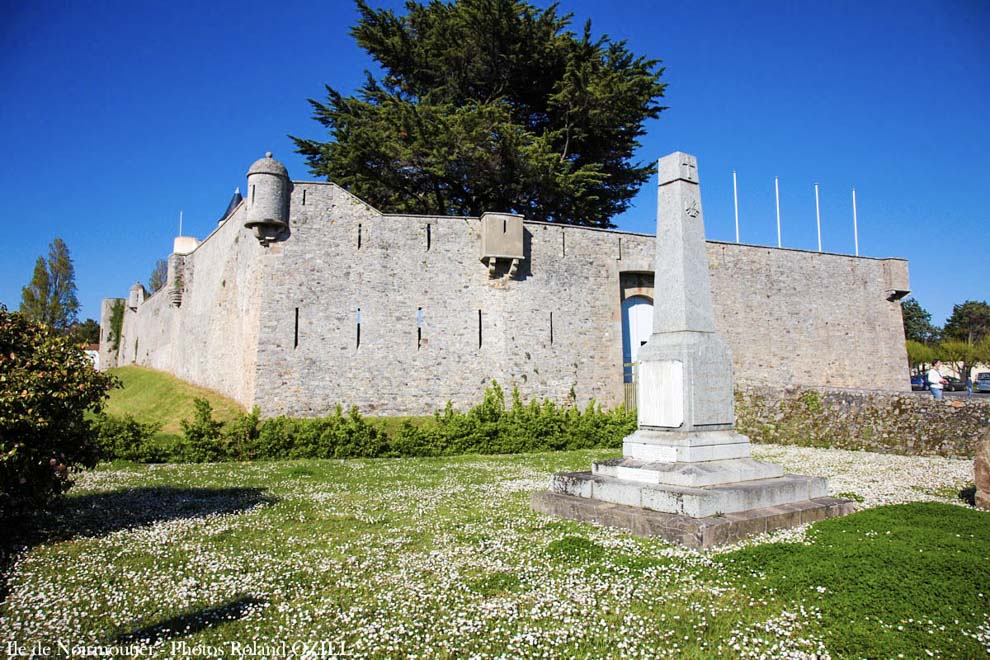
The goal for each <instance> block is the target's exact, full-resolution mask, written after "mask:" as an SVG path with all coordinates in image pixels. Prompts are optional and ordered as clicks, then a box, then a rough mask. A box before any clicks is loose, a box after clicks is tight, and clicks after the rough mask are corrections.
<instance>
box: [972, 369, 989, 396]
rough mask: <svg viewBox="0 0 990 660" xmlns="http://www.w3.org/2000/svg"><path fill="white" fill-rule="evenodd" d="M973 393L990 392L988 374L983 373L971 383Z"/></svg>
mask: <svg viewBox="0 0 990 660" xmlns="http://www.w3.org/2000/svg"><path fill="white" fill-rule="evenodd" d="M973 391H974V392H990V372H984V373H982V374H980V375H978V376H977V377H976V380H975V381H974V382H973Z"/></svg>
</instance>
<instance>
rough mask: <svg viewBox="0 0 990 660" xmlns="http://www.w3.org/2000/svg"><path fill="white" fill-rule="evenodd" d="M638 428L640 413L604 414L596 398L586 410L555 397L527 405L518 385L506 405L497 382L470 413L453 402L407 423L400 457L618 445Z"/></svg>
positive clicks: (403, 429) (615, 412)
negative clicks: (422, 422)
mask: <svg viewBox="0 0 990 660" xmlns="http://www.w3.org/2000/svg"><path fill="white" fill-rule="evenodd" d="M635 428H636V413H635V411H628V410H626V409H625V408H622V407H620V408H616V409H614V410H611V411H609V412H603V411H602V409H601V406H599V405H597V404H596V403H595V402H594V401H591V402H589V404H588V406H587V407H586V408H585V409H584V410H583V411H582V410H579V409H578V408H576V407H575V406H573V405H566V406H563V407H561V406H558V405H557V404H556V403H554V402H553V401H543V402H539V401H536V400H533V401H530V402H529V404H524V403H523V402H522V400H521V398H520V396H519V391H518V389H514V390H513V392H512V406H511V407H510V408H508V409H507V408H506V406H505V398H504V394H503V392H502V388H501V387H500V386H499V384H498V383H497V382H494V381H493V382H492V385H491V386H490V387H489V388H488V389H486V390H485V396H484V399H483V400H482V402H481V403H480V404H478V405H477V406H475V407H474V408H472V409H471V410H469V411H467V412H466V413H462V412H459V411H457V410H454V409H453V407H452V406H451V405H450V403H449V402H448V403H447V407H446V408H445V409H444V410H443V412H440V411H437V413H436V414H435V415H434V424H433V425H429V426H422V427H418V428H416V427H413V426H412V425H411V424H409V425H404V426H403V427H402V429H401V430H400V433H399V434H398V438H397V439H398V440H399V441H400V443H399V446H398V447H397V449H398V451H397V453H399V454H400V455H404V456H405V455H408V456H441V455H452V454H464V453H480V454H515V453H523V452H533V451H548V450H561V449H587V448H590V447H620V446H621V445H622V438H623V437H625V436H626V435H628V434H629V433H632V431H633V430H635Z"/></svg>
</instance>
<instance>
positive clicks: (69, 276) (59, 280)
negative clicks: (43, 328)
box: [21, 238, 79, 330]
mask: <svg viewBox="0 0 990 660" xmlns="http://www.w3.org/2000/svg"><path fill="white" fill-rule="evenodd" d="M78 311H79V300H78V298H76V271H75V268H74V267H73V265H72V259H71V257H69V248H68V247H67V246H66V245H65V241H63V240H62V239H61V238H56V239H55V240H54V241H52V242H51V243H50V244H49V246H48V259H47V260H46V259H45V258H44V257H38V260H37V261H36V262H35V264H34V274H33V275H32V277H31V282H30V283H29V284H28V285H27V286H26V287H24V288H22V289H21V313H22V314H24V316H25V317H26V318H27V319H28V320H30V321H33V322H35V323H41V324H44V325H47V326H50V327H52V328H55V329H56V330H65V329H67V328H68V327H69V326H71V325H72V324H73V323H74V322H75V320H76V315H77V313H78Z"/></svg>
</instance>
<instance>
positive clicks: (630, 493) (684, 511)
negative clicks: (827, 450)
mask: <svg viewBox="0 0 990 660" xmlns="http://www.w3.org/2000/svg"><path fill="white" fill-rule="evenodd" d="M550 491H551V492H552V493H558V494H561V495H573V496H575V497H583V498H585V499H591V500H600V501H602V502H610V503H612V504H623V505H625V506H630V507H639V508H642V509H649V510H650V511H659V512H662V513H673V514H677V515H682V516H690V517H692V518H704V517H707V516H714V515H717V514H728V513H738V512H740V511H749V510H751V509H762V508H766V507H772V506H779V505H782V504H791V503H793V502H802V501H804V500H810V499H815V498H818V497H825V496H826V495H827V494H828V492H827V491H828V487H827V485H826V481H825V479H824V478H822V477H806V476H803V475H799V474H784V475H783V476H780V477H776V478H773V479H755V480H752V481H743V482H739V483H729V484H721V485H717V486H705V487H701V488H692V487H687V486H670V485H666V484H651V483H643V482H639V481H629V480H626V479H618V478H616V477H610V476H606V475H602V474H592V473H591V472H564V473H559V474H555V475H553V478H552V479H551V480H550Z"/></svg>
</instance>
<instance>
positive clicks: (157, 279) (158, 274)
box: [148, 259, 168, 293]
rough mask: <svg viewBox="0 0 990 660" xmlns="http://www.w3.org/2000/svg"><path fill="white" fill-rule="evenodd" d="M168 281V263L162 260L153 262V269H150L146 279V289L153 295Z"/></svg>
mask: <svg viewBox="0 0 990 660" xmlns="http://www.w3.org/2000/svg"><path fill="white" fill-rule="evenodd" d="M167 279H168V262H167V261H165V260H164V259H159V260H158V261H156V262H155V267H154V268H152V269H151V275H150V276H149V277H148V289H149V290H150V291H151V292H152V293H154V292H155V291H158V290H159V289H161V288H162V287H163V286H165V282H166V280H167Z"/></svg>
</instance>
